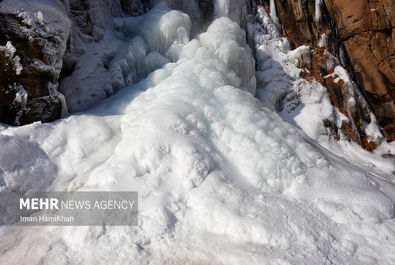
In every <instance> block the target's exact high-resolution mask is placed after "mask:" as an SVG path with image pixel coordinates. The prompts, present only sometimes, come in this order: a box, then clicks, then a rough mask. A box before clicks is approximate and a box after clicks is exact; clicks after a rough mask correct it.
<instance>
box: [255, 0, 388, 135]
mask: <svg viewBox="0 0 395 265" xmlns="http://www.w3.org/2000/svg"><path fill="white" fill-rule="evenodd" d="M274 2H275V8H276V13H277V15H278V18H279V21H280V23H281V25H282V30H283V33H284V35H286V36H287V37H288V39H289V41H290V43H291V45H292V46H293V47H298V46H300V45H309V46H310V47H311V48H312V49H314V48H316V47H317V46H319V44H320V43H319V42H320V39H321V37H322V36H324V38H326V42H325V48H326V49H327V50H328V51H329V52H330V53H331V54H333V55H335V56H336V57H337V58H338V60H339V62H340V63H341V64H342V65H343V66H344V67H345V68H347V69H348V70H349V72H350V73H352V76H353V79H354V81H355V82H356V83H357V84H358V86H359V89H360V91H361V92H362V94H363V96H364V97H365V99H366V100H367V101H368V103H369V105H370V107H371V109H372V110H373V112H374V114H375V115H376V116H377V118H378V119H379V121H380V123H381V125H382V127H383V132H384V135H385V136H386V137H387V139H388V140H390V141H392V140H395V130H394V128H395V53H394V51H395V31H394V24H395V11H394V10H395V8H394V2H393V1H387V0H374V1H372V0H361V1H352V0H325V1H322V0H316V1H309V0H299V1H295V0H284V1H279V0H275V1H274ZM263 4H264V5H265V6H266V8H267V9H270V1H263ZM324 34H325V35H324ZM321 55H322V53H321V52H320V51H318V52H317V51H316V52H313V58H314V57H317V60H320V59H319V58H318V57H319V56H321ZM313 61H314V60H313ZM311 67H312V66H310V68H311ZM324 68H325V67H324ZM321 70H322V69H321ZM321 70H319V71H321ZM326 70H328V69H326ZM326 70H325V71H326ZM329 70H330V69H329ZM325 71H321V72H325ZM326 74H329V73H324V74H323V75H324V76H325V75H326ZM320 75H322V74H320ZM316 77H318V76H316ZM317 79H320V77H318V78H317ZM321 79H322V78H321ZM321 81H322V82H324V81H325V80H323V79H322V80H321ZM326 87H327V88H328V90H329V92H330V94H331V97H332V101H333V103H334V105H338V102H342V101H344V100H345V96H344V94H345V93H344V89H343V88H342V86H337V87H335V86H333V84H328V83H327V84H326ZM353 115H355V116H358V117H357V118H356V120H355V123H361V122H362V123H363V122H364V118H363V116H366V115H364V114H363V111H361V108H359V107H358V108H357V109H356V110H355V112H354V114H353ZM361 118H362V119H361ZM363 137H364V136H363V135H362V138H363Z"/></svg>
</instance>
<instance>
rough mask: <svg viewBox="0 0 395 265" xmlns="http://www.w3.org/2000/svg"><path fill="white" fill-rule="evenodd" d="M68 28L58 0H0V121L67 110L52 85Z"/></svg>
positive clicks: (29, 118)
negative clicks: (0, 66) (0, 67)
mask: <svg viewBox="0 0 395 265" xmlns="http://www.w3.org/2000/svg"><path fill="white" fill-rule="evenodd" d="M70 29H71V22H70V20H69V18H68V16H67V14H66V11H65V9H64V6H63V5H62V3H61V2H60V1H57V0H56V1H46V0H40V1H24V0H10V1H8V0H5V1H2V2H1V3H0V60H1V62H2V66H4V67H2V69H1V70H0V93H1V95H2V96H1V97H0V108H1V109H2V110H1V111H0V121H1V122H5V123H9V124H15V125H19V124H26V123H31V122H33V121H40V120H41V121H51V120H55V119H57V118H59V117H60V116H61V114H62V113H63V114H64V113H66V112H67V108H66V105H65V104H64V98H63V95H61V94H60V93H59V92H58V91H57V88H58V80H59V76H60V72H61V70H62V57H63V54H64V52H65V50H66V47H67V41H68V39H69V35H70ZM22 94H23V97H21V95H22ZM21 98H23V100H21Z"/></svg>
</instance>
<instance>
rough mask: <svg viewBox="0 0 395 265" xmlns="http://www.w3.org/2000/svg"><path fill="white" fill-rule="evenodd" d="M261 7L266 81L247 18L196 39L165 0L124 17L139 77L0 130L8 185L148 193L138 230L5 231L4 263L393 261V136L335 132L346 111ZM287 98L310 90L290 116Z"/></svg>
mask: <svg viewBox="0 0 395 265" xmlns="http://www.w3.org/2000/svg"><path fill="white" fill-rule="evenodd" d="M230 2H232V3H236V2H237V1H229V3H230ZM224 3H226V1H224V0H219V1H217V4H218V5H219V4H222V5H223V4H224ZM229 3H227V4H228V6H230V5H229ZM217 14H218V13H217ZM221 14H222V13H221ZM259 14H260V16H259V17H258V19H259V22H260V23H256V24H249V26H248V29H249V31H251V30H253V31H254V32H256V34H255V35H254V40H255V41H256V44H257V46H256V51H255V52H256V58H257V68H258V70H257V73H256V79H257V80H256V81H255V73H253V69H255V61H254V59H253V57H252V55H251V54H252V53H251V50H250V48H249V47H248V46H247V44H246V33H245V32H244V31H243V30H242V29H241V28H240V26H239V22H240V21H237V20H235V21H236V22H235V21H232V20H231V19H234V18H233V17H232V16H230V15H229V13H226V12H225V13H223V14H222V15H221V16H219V15H217V16H218V17H217V18H216V19H215V20H214V21H213V22H212V23H211V25H210V26H209V27H208V29H207V31H206V32H203V33H202V34H199V35H197V36H196V37H195V38H192V39H190V36H191V34H190V30H191V29H192V25H191V24H192V23H191V21H192V20H191V19H190V17H189V16H188V15H187V14H185V13H183V12H181V11H175V10H170V9H169V8H168V7H166V5H165V3H164V2H163V1H160V2H159V3H158V4H157V5H156V6H155V7H154V8H153V9H152V10H151V11H149V12H148V13H147V14H145V15H143V16H139V17H131V18H118V19H116V22H115V24H116V27H117V29H118V30H119V31H120V34H122V35H124V36H125V38H127V39H128V40H129V41H128V42H127V43H128V44H127V45H126V46H124V45H123V43H124V42H122V43H121V44H119V43H117V44H115V47H116V49H115V48H113V49H111V51H112V52H113V51H115V50H116V51H117V53H116V54H113V58H114V59H113V60H112V63H113V64H114V67H119V68H120V69H121V70H116V72H117V73H121V74H122V77H119V78H118V77H117V76H116V75H114V77H113V78H111V79H110V80H112V82H113V86H115V87H116V86H117V82H120V83H122V82H123V81H124V80H125V79H126V80H136V81H129V82H127V84H125V86H126V87H125V88H123V89H121V90H120V91H119V92H118V93H116V94H115V95H113V96H112V97H110V98H108V99H106V100H104V101H102V102H101V103H100V104H97V105H96V106H94V107H92V108H90V109H88V110H86V111H83V112H80V113H77V114H74V115H69V116H67V117H65V118H63V119H61V120H59V121H56V122H53V123H47V124H42V123H39V122H38V123H34V124H30V125H26V126H23V127H11V126H5V125H0V142H1V146H2V150H1V152H2V155H1V156H0V189H1V190H2V191H5V190H11V191H15V192H18V193H25V192H27V191H29V190H41V191H54V190H55V191H93V190H94V191H138V192H139V225H138V226H135V227H109V226H105V225H103V226H102V227H1V228H0V234H1V238H2V240H1V242H0V252H1V254H0V263H1V264H27V263H29V264H54V263H59V264H62V263H69V264H287V265H288V264H295V265H296V264H298V265H299V264H312V265H313V264H314V265H315V264H358V265H360V264H388V265H390V264H394V263H395V219H394V217H395V205H394V202H395V185H394V180H395V176H394V175H393V173H391V172H393V171H394V170H395V166H394V163H393V160H390V159H388V158H387V159H385V158H382V157H381V156H380V152H381V153H385V152H388V150H390V151H392V152H393V153H394V151H395V150H394V149H395V146H394V145H393V144H392V145H390V144H387V145H383V146H381V147H380V148H381V149H380V150H379V151H377V153H368V152H365V151H363V150H362V149H361V148H360V147H357V146H356V145H352V144H351V143H350V144H348V145H350V146H346V143H344V142H340V143H333V142H330V141H329V140H323V139H329V137H328V136H327V135H326V134H325V133H324V132H322V131H320V130H321V129H320V126H321V125H320V122H319V121H321V119H322V118H323V116H325V117H326V116H330V115H333V109H332V107H331V105H330V102H329V98H328V95H327V93H326V91H325V89H324V88H323V87H322V86H320V85H319V84H318V83H308V82H305V81H302V80H300V79H298V75H297V71H298V70H297V68H296V66H295V64H296V61H297V58H298V57H299V56H302V55H303V54H304V52H303V51H304V49H305V48H304V47H301V48H299V49H298V50H296V51H291V50H290V49H289V45H288V44H287V41H286V39H284V38H282V37H281V34H280V33H279V32H278V31H277V29H276V26H275V25H274V24H273V22H271V20H270V15H268V14H267V12H266V11H265V10H263V9H260V13H259ZM228 15H229V17H228ZM136 25H139V27H136ZM104 38H106V37H104ZM92 45H101V44H92ZM118 48H119V49H118ZM93 50H94V49H93ZM84 56H89V52H88V53H87V54H86V55H84ZM87 58H89V57H87ZM92 60H94V59H92ZM94 62H95V61H94ZM115 65H116V66H115ZM84 66H87V67H89V65H88V64H86V65H79V66H78V65H77V67H84ZM96 66H97V65H96ZM96 66H91V69H90V70H89V71H91V74H92V75H93V74H94V73H95V70H94V69H95V67H96ZM114 71H115V70H114ZM149 71H151V72H149ZM85 74H86V72H85ZM96 75H97V76H98V78H100V72H96ZM77 79H78V78H77ZM77 79H75V80H77ZM70 82H71V81H70ZM114 84H115V85H114ZM122 85H123V84H121V85H119V86H120V87H121V86H122ZM295 87H298V88H299V89H300V91H299V92H300V94H297V93H296V92H294V93H292V91H291V90H293V89H294V88H295ZM255 90H256V93H257V96H258V98H259V99H257V98H256V97H254V95H253V93H255ZM284 95H286V96H288V97H291V96H292V95H294V96H295V97H299V95H302V96H301V97H302V99H300V101H301V102H302V104H297V105H295V108H297V110H298V111H297V112H296V113H295V112H293V111H291V112H289V113H293V114H292V117H288V119H287V117H286V115H285V114H284V112H283V113H282V111H281V107H280V105H279V104H277V103H278V102H280V99H281V98H282V96H284ZM66 98H68V99H70V95H66ZM77 98H78V97H76V98H75V100H76V99H77ZM290 102H291V101H290ZM289 109H290V108H289ZM277 112H279V113H280V115H281V116H280V115H279V114H278V113H277ZM326 112H328V113H326ZM287 113H288V112H287ZM301 115H302V116H301ZM303 115H305V116H303ZM309 115H310V116H309ZM298 117H299V118H300V119H298ZM309 121H310V124H307V125H304V123H309ZM372 130H373V129H372ZM310 135H311V137H309V136H310ZM325 143H326V144H325ZM322 145H324V146H325V147H326V148H324V147H323V146H322ZM328 149H329V150H328ZM333 150H340V151H338V153H337V154H334V153H333ZM346 150H351V151H346ZM347 152H348V153H347ZM357 154H358V156H357Z"/></svg>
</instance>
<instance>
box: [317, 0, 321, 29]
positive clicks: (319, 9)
mask: <svg viewBox="0 0 395 265" xmlns="http://www.w3.org/2000/svg"><path fill="white" fill-rule="evenodd" d="M321 5H322V0H315V23H316V24H318V23H320V22H321V17H322V14H321Z"/></svg>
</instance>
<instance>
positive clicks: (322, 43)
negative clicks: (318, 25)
mask: <svg viewBox="0 0 395 265" xmlns="http://www.w3.org/2000/svg"><path fill="white" fill-rule="evenodd" d="M325 46H328V36H326V34H325V33H322V34H321V36H320V41H319V42H318V47H321V48H323V47H325Z"/></svg>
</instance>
